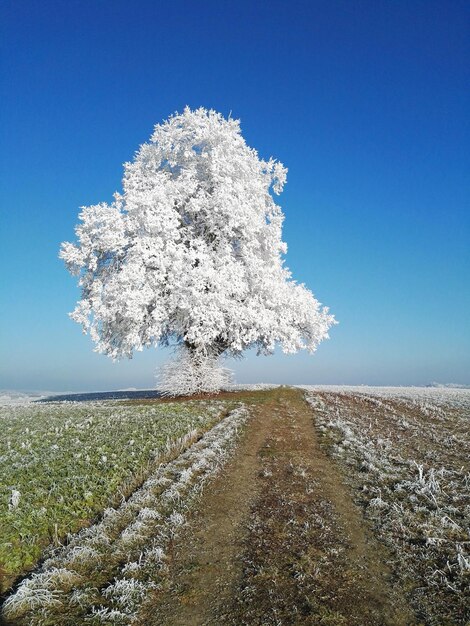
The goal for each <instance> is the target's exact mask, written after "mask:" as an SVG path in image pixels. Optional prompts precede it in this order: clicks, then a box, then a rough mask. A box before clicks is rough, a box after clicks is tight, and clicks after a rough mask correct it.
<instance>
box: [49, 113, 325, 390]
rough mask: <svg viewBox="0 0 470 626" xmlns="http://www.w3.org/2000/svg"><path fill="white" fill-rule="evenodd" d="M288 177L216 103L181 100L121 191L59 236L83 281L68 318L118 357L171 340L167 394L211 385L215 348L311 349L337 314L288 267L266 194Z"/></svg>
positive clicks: (231, 351)
mask: <svg viewBox="0 0 470 626" xmlns="http://www.w3.org/2000/svg"><path fill="white" fill-rule="evenodd" d="M286 173H287V170H286V168H284V167H283V165H282V164H281V163H279V162H278V161H275V160H274V159H269V161H265V160H263V159H260V158H259V156H258V154H257V152H256V150H254V149H252V148H249V147H248V146H247V145H246V143H245V141H244V139H243V137H242V135H241V132H240V123H239V121H238V120H234V119H231V118H229V119H225V118H224V117H223V116H222V115H220V114H219V113H216V112H215V111H208V110H206V109H203V108H200V109H197V110H195V111H191V110H190V109H189V108H186V109H185V110H184V112H183V113H182V114H175V115H174V116H172V117H170V118H169V119H168V120H167V121H165V122H164V123H162V124H158V125H157V126H156V127H155V130H154V133H153V135H152V137H151V139H150V141H149V143H145V144H143V145H142V146H141V147H140V149H139V150H138V152H137V153H136V155H135V158H134V161H133V162H132V163H126V164H125V165H124V178H123V192H122V193H121V194H118V193H116V194H115V196H114V202H112V203H111V204H107V203H101V204H97V205H93V206H89V207H83V208H82V212H81V213H80V216H79V217H80V220H81V223H80V224H79V225H78V226H77V228H76V234H77V238H78V243H76V244H72V243H64V244H62V249H61V253H60V256H61V257H62V258H63V259H64V260H65V262H66V265H67V268H68V269H69V270H70V272H71V273H72V274H74V275H77V276H79V277H80V279H79V285H80V287H81V300H80V301H79V302H78V304H77V307H76V308H75V310H74V311H73V313H71V317H72V318H73V319H74V320H75V321H77V322H78V323H80V324H81V325H82V326H83V329H84V332H89V333H90V335H91V337H92V339H93V341H94V342H95V343H96V350H97V351H98V352H103V353H105V354H107V355H109V356H110V357H112V358H113V359H118V358H120V357H123V356H126V357H131V356H132V353H133V351H134V350H142V349H143V348H144V347H148V346H157V345H158V344H160V345H168V344H170V343H172V342H176V344H177V345H178V346H179V347H180V349H179V361H178V364H177V365H173V366H167V368H166V370H164V371H163V383H162V384H163V386H164V388H165V389H166V391H167V392H168V393H172V392H173V393H179V392H180V391H182V390H184V391H185V392H190V391H193V392H197V391H204V390H209V389H210V390H213V388H214V384H212V383H210V381H211V380H213V381H219V382H216V383H215V385H216V386H218V384H221V383H222V381H223V380H225V375H224V374H221V373H220V372H218V371H217V370H215V369H214V368H216V367H217V365H216V364H217V361H218V358H219V357H220V356H221V355H222V354H226V355H232V356H234V355H238V356H239V355H241V354H242V352H243V351H244V350H245V349H247V348H250V347H256V348H257V350H258V353H262V354H270V353H272V352H273V350H274V347H275V345H276V344H279V345H280V346H281V348H282V350H283V351H284V352H286V353H294V352H296V351H298V350H300V349H304V348H305V349H307V350H309V351H310V352H313V351H314V350H315V349H316V347H317V346H318V344H319V342H320V341H321V340H322V339H325V338H326V337H328V329H329V327H330V326H331V325H332V324H333V323H334V318H333V316H332V315H330V314H329V313H328V309H327V308H322V307H321V306H320V304H319V302H318V301H317V300H316V299H315V298H314V296H313V294H312V293H311V292H310V291H309V290H308V289H306V288H305V287H304V285H301V284H297V283H296V282H295V281H293V280H292V279H291V274H290V272H289V270H288V269H287V268H286V267H285V266H284V261H283V255H284V254H285V253H286V251H287V248H286V244H285V243H284V242H283V241H282V238H281V235H282V232H281V231H282V222H283V219H284V218H283V214H282V211H281V209H280V207H279V206H278V205H276V203H275V202H274V199H273V195H272V194H273V193H274V194H276V195H277V194H279V193H280V192H281V191H282V188H283V185H284V183H285V181H286ZM165 372H166V373H165ZM211 372H212V373H213V376H212V375H211ZM183 381H185V382H184V384H183Z"/></svg>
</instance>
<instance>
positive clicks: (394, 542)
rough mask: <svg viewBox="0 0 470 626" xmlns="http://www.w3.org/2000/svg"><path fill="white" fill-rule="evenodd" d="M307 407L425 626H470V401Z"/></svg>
mask: <svg viewBox="0 0 470 626" xmlns="http://www.w3.org/2000/svg"><path fill="white" fill-rule="evenodd" d="M307 398H308V400H309V402H310V403H311V405H312V406H313V408H314V409H315V421H316V423H317V424H318V426H319V429H320V432H321V433H322V439H323V442H324V444H325V445H326V446H327V447H328V449H329V450H330V451H331V453H332V454H333V455H334V456H335V458H336V459H337V460H338V461H339V463H340V465H341V466H342V467H343V468H344V470H345V477H346V478H347V480H348V482H349V483H350V484H351V486H352V487H353V489H354V490H355V492H356V496H357V501H358V502H359V503H360V504H361V506H362V507H363V509H364V513H365V516H366V518H367V519H368V520H369V522H370V523H371V525H372V526H373V527H374V529H375V532H376V533H377V534H378V535H379V537H380V538H381V540H382V541H383V542H384V543H386V544H387V545H388V546H389V548H390V550H391V555H392V556H391V559H392V560H391V565H392V569H393V571H394V574H395V576H396V579H397V581H400V584H401V585H402V586H403V587H404V590H405V592H406V593H407V594H408V597H409V600H410V602H411V604H412V606H413V608H414V610H415V612H416V617H417V619H418V621H419V623H421V622H422V623H426V624H466V623H467V621H468V620H470V593H469V589H470V438H469V427H470V391H469V390H465V389H448V388H445V389H442V388H431V389H428V388H426V389H423V388H415V389H413V388H377V387H375V388H374V387H372V388H363V387H360V388H358V387H356V388H344V387H338V388H334V389H332V388H331V387H328V388H326V387H324V388H321V389H319V388H314V390H311V389H310V390H309V391H308V393H307Z"/></svg>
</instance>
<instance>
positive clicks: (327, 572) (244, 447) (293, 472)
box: [140, 388, 414, 626]
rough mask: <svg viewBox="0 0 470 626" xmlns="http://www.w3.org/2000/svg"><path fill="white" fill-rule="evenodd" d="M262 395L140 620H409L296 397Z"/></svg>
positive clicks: (170, 625)
mask: <svg viewBox="0 0 470 626" xmlns="http://www.w3.org/2000/svg"><path fill="white" fill-rule="evenodd" d="M265 398H266V399H265V401H264V402H263V403H260V404H258V405H255V406H253V407H252V408H251V410H252V411H253V415H254V416H253V418H252V419H251V421H250V422H249V425H248V427H247V430H246V433H245V435H244V437H243V439H242V441H241V443H240V445H239V447H238V449H237V452H236V453H235V456H234V457H233V459H232V460H231V462H230V464H229V465H228V466H227V467H226V468H225V470H224V471H223V472H222V473H221V474H220V475H219V476H218V478H216V480H215V481H214V482H212V483H211V484H210V485H209V486H208V487H207V488H206V491H205V493H204V496H203V498H202V501H201V504H200V506H199V507H198V509H197V510H196V511H194V512H193V516H192V519H191V522H190V525H189V526H188V528H187V529H186V531H185V533H184V534H182V535H181V536H180V537H179V538H178V539H177V540H176V541H175V543H174V545H173V546H172V551H171V554H172V557H171V559H170V563H169V572H168V577H167V582H166V584H165V587H164V588H163V589H161V590H160V591H159V592H158V593H156V594H154V596H153V597H152V599H151V602H149V603H148V605H147V606H146V607H145V609H144V611H143V613H142V618H141V622H140V624H142V625H143V624H145V625H148V626H157V625H158V626H163V625H165V626H177V625H180V626H183V625H184V626H190V625H201V626H202V625H204V624H205V625H214V626H216V625H221V624H231V625H240V624H247V625H248V624H249V625H258V624H259V625H260V626H261V625H263V626H264V625H268V624H269V625H271V624H273V625H275V624H282V625H283V624H312V625H313V624H315V625H317V624H318V625H327V624H328V625H329V626H333V625H345V626H346V625H347V626H353V625H357V626H367V625H370V626H379V625H382V624H383V625H393V626H400V625H403V626H405V625H407V626H409V625H411V624H413V623H414V622H413V619H412V618H411V616H410V614H409V612H408V610H407V607H406V605H405V603H404V602H403V600H402V598H401V597H400V596H399V594H398V592H397V591H396V589H394V588H393V585H391V584H390V575H389V571H388V570H387V567H386V565H385V561H386V558H387V554H386V553H385V551H384V549H383V548H382V547H381V546H379V545H378V544H377V543H376V542H375V541H374V540H373V538H372V536H371V535H370V534H369V533H368V531H367V530H366V528H365V527H364V525H363V522H362V517H361V513H360V512H359V510H358V509H357V507H356V506H355V505H354V503H353V502H352V500H351V497H350V495H349V492H348V491H347V488H346V487H345V486H344V484H343V482H342V480H341V477H340V474H339V471H338V469H337V468H336V466H335V465H333V464H332V461H331V460H330V459H329V458H328V457H327V456H326V454H325V453H324V452H323V450H322V449H321V447H320V445H319V443H318V440H317V436H316V432H315V427H314V413H313V411H312V409H311V408H310V407H309V406H308V405H307V403H306V402H305V400H304V399H303V396H302V393H301V392H300V391H298V390H294V389H282V388H281V389H278V390H275V391H272V392H270V393H269V394H266V396H265Z"/></svg>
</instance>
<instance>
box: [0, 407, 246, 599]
mask: <svg viewBox="0 0 470 626" xmlns="http://www.w3.org/2000/svg"><path fill="white" fill-rule="evenodd" d="M237 399H238V398H237ZM234 404H235V398H234V399H233V400H232V399H230V398H228V399H223V400H207V401H205V400H197V401H187V402H181V401H175V402H154V403H149V402H146V403H138V402H134V403H126V404H124V403H122V402H116V401H101V402H85V403H51V404H32V405H26V406H13V407H0V431H1V437H0V592H3V591H5V590H6V589H8V588H9V586H10V585H11V584H12V582H13V581H14V579H15V578H16V577H18V576H20V575H22V574H24V573H26V572H27V571H28V570H29V569H31V568H32V567H33V566H34V565H35V564H36V563H37V561H38V560H39V559H40V558H41V556H42V554H43V551H44V549H45V547H46V546H48V545H50V544H54V543H57V542H59V541H61V540H63V538H64V537H65V536H66V535H67V533H72V532H76V531H77V530H79V529H80V528H81V527H83V526H85V525H88V524H89V523H90V521H92V520H93V519H96V518H97V517H98V516H99V515H100V514H101V513H102V512H103V510H104V509H105V508H106V507H107V506H110V505H111V504H114V505H115V504H116V503H117V502H118V501H119V499H121V498H123V497H127V496H128V495H129V494H130V493H131V492H132V491H133V490H134V489H135V488H136V487H138V486H139V485H140V483H142V482H143V481H144V480H145V478H146V476H147V475H148V474H149V472H150V471H151V469H152V468H153V467H154V465H155V463H156V462H158V459H159V458H161V455H162V454H163V453H164V452H165V449H166V448H167V446H168V445H170V444H171V442H173V441H175V440H176V439H178V438H179V437H182V436H183V435H185V434H186V433H188V432H190V431H192V430H194V429H197V430H198V431H200V432H204V431H206V430H207V429H209V428H210V427H211V426H212V425H213V424H214V423H215V422H217V421H218V420H219V419H220V418H221V417H222V416H223V415H225V414H226V412H227V411H228V410H230V408H231V407H232V406H233V405H234ZM13 492H19V497H18V498H17V500H18V501H17V502H13V503H12V494H13ZM13 500H14V499H13Z"/></svg>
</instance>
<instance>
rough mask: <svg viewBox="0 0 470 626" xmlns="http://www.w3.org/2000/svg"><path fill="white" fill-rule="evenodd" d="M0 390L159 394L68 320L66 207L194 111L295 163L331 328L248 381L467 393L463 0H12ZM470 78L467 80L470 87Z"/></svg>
mask: <svg viewBox="0 0 470 626" xmlns="http://www.w3.org/2000/svg"><path fill="white" fill-rule="evenodd" d="M0 12H1V14H0V22H1V23H2V26H1V28H2V33H1V46H2V70H1V72H2V76H1V81H2V84H1V91H2V94H1V104H0V106H1V109H2V121H1V141H2V150H1V156H0V158H1V175H2V183H1V184H2V187H1V204H2V222H1V242H0V244H1V245H0V254H1V257H2V258H1V267H2V305H1V318H2V319H1V320H0V321H1V331H0V332H1V351H2V356H1V371H0V388H11V389H14V388H16V389H48V390H98V389H116V388H123V387H131V386H134V387H151V386H152V385H153V384H154V369H155V366H156V365H158V364H159V363H161V362H162V361H163V360H164V359H166V358H167V357H168V353H167V352H165V351H155V350H151V351H147V352H146V353H144V354H140V355H138V356H137V357H136V358H135V359H134V360H133V361H130V362H122V363H119V364H113V363H112V362H111V361H110V360H109V359H107V357H104V356H102V355H97V354H95V353H94V352H93V351H92V347H93V346H92V343H91V340H90V339H89V338H88V337H85V336H82V334H81V331H80V328H79V327H78V325H76V324H74V323H73V322H72V321H70V320H69V318H68V317H67V312H68V311H70V310H72V309H73V307H74V303H75V300H76V299H77V297H78V289H77V287H76V284H75V280H74V279H73V278H72V277H71V276H70V275H69V274H68V273H67V272H66V270H65V269H64V267H63V266H62V264H61V262H60V261H59V260H58V258H57V253H58V249H59V244H60V242H61V241H63V240H71V239H73V237H74V233H73V229H74V225H75V224H76V222H77V214H78V208H79V206H81V205H86V204H92V203H96V202H99V201H109V200H111V199H112V194H113V192H114V191H115V190H118V189H120V184H121V175H122V163H123V162H124V161H126V160H129V159H131V158H132V155H133V153H134V151H135V150H136V149H137V147H138V145H139V144H140V143H142V142H144V141H146V140H147V139H148V137H149V135H150V133H151V131H152V127H153V125H154V124H155V123H158V122H160V121H162V120H163V119H165V118H166V117H167V116H168V115H169V114H171V113H172V112H174V111H176V110H179V111H180V110H182V109H183V107H184V106H185V105H186V104H188V105H190V106H191V107H198V106H201V105H202V106H205V107H209V108H214V109H216V110H218V111H220V112H222V113H223V114H225V115H228V114H229V113H230V112H232V115H233V116H234V117H238V118H241V120H242V130H243V134H244V136H245V138H246V140H247V142H248V144H249V145H251V146H253V147H255V148H257V149H258V151H259V152H260V154H261V155H262V156H264V157H269V156H271V155H272V156H274V157H276V158H278V159H280V160H281V161H282V162H283V163H284V164H285V165H286V166H287V167H288V168H289V176H288V185H287V187H286V190H285V192H284V193H283V194H282V196H281V197H280V203H281V205H282V207H283V209H284V211H285V214H286V222H285V240H286V241H287V243H288V245H289V252H288V255H287V264H288V266H289V267H290V268H291V269H292V271H293V273H294V276H295V277H296V278H297V279H298V280H299V281H302V282H305V283H306V284H307V285H308V286H309V287H310V288H311V289H312V290H313V292H314V293H315V295H316V296H317V298H318V299H320V300H321V301H322V302H324V303H325V304H328V305H329V306H330V308H331V310H332V311H333V312H334V313H335V314H336V316H337V318H338V319H339V320H340V325H339V326H337V327H335V328H334V329H333V330H332V332H331V339H330V341H328V342H325V343H324V344H322V345H321V346H320V348H319V350H318V352H317V354H316V355H315V356H313V357H312V356H309V355H307V354H299V355H296V356H291V357H285V356H282V355H278V354H276V355H274V356H273V357H269V358H264V357H263V358H262V357H258V358H257V357H255V356H254V355H251V354H250V355H248V356H247V358H246V359H245V360H244V361H243V362H240V363H236V364H235V365H234V367H235V370H236V372H237V377H238V380H239V381H240V382H257V381H266V382H285V383H295V382H298V383H350V384H356V383H357V384H360V383H370V384H425V383H428V382H430V381H440V382H458V383H470V323H469V319H470V314H469V311H470V288H469V283H470V254H469V242H470V217H469V214H470V210H469V205H470V202H469V199H470V198H469V195H470V194H469V187H468V177H466V176H465V174H467V173H468V171H469V126H468V111H469V96H468V86H469V74H470V72H469V62H470V45H469V35H468V32H469V18H470V5H469V4H468V3H467V2H459V1H458V0H443V1H441V2H434V1H432V0H425V1H422V2H418V1H412V0H406V1H387V2H385V1H383V0H371V1H361V0H359V1H355V0H348V1H335V0H325V1H315V0H310V1H305V2H301V1H290V2H287V1H286V0H285V1H283V2H279V1H277V0H270V1H269V2H265V1H260V0H258V1H256V0H250V1H244V0H241V1H237V2H231V1H226V0H217V1H214V0H209V1H207V0H206V1H201V2H193V1H189V0H187V1H185V2H182V1H178V0H173V1H171V2H169V1H167V2H156V1H148V2H147V1H142V0H140V1H139V0H137V1H133V2H131V1H130V0H127V1H122V0H101V1H100V0H80V1H74V0H67V1H65V2H64V1H63V0H60V1H59V0H58V1H54V2H52V1H50V0H43V1H42V2H37V1H28V0H14V1H13V0H4V1H3V2H2V5H1V9H0ZM466 90H467V91H466Z"/></svg>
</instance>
